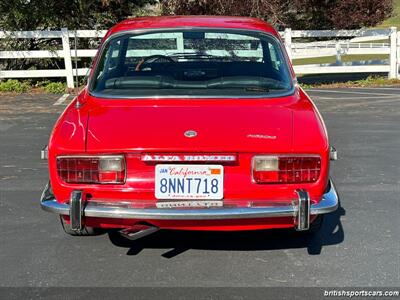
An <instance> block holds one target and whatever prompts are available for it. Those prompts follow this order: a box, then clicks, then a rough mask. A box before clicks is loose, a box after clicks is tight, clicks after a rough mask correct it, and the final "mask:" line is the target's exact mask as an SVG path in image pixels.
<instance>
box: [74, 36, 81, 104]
mask: <svg viewBox="0 0 400 300" xmlns="http://www.w3.org/2000/svg"><path fill="white" fill-rule="evenodd" d="M77 35H78V34H77V31H76V29H75V31H74V47H75V95H76V97H78V94H79V79H78V50H77V47H78V46H77V44H78V37H77ZM75 107H76V108H79V107H81V104H80V103H79V100H78V98H77V100H76V105H75Z"/></svg>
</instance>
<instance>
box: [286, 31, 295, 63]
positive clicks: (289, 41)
mask: <svg viewBox="0 0 400 300" xmlns="http://www.w3.org/2000/svg"><path fill="white" fill-rule="evenodd" d="M284 40H285V48H286V52H287V54H288V56H289V59H290V61H292V57H293V55H292V29H291V28H285V34H284Z"/></svg>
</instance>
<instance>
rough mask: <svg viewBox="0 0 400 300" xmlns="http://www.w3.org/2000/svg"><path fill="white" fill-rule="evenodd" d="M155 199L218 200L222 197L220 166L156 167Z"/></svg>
mask: <svg viewBox="0 0 400 300" xmlns="http://www.w3.org/2000/svg"><path fill="white" fill-rule="evenodd" d="M155 171H156V172H155V174H156V175H155V197H156V198H157V199H182V200H203V199H204V200H212V199H215V200H219V199H222V198H223V197H224V168H223V166H221V165H164V164H160V165H156V170H155Z"/></svg>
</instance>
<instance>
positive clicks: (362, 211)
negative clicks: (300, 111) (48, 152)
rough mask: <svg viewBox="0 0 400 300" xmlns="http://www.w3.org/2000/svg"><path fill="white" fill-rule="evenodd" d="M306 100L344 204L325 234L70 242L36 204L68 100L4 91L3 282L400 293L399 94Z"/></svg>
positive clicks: (322, 95) (0, 108) (339, 93)
mask: <svg viewBox="0 0 400 300" xmlns="http://www.w3.org/2000/svg"><path fill="white" fill-rule="evenodd" d="M309 93H310V95H311V96H312V97H313V99H314V100H315V102H316V104H317V106H318V107H319V109H320V111H321V113H322V115H323V117H324V118H325V121H326V125H327V127H328V130H329V133H330V139H331V143H332V144H333V145H335V146H336V148H337V149H338V151H339V160H338V161H337V162H335V163H334V164H333V167H332V170H331V175H332V177H333V179H334V181H335V183H336V185H337V188H338V191H339V193H340V196H341V204H342V207H341V208H340V209H339V210H338V211H337V212H335V213H333V214H331V215H329V216H328V217H327V222H326V223H325V225H324V227H323V229H322V231H321V233H320V234H319V235H318V236H316V237H314V238H312V239H310V240H307V239H305V238H302V237H298V236H296V235H295V234H292V233H288V232H286V231H274V232H268V231H258V232H239V233H232V232H231V233H204V232H203V233H202V232H174V231H170V232H162V231H161V232H158V233H156V234H154V235H152V236H148V237H146V238H144V239H142V240H138V241H136V242H130V243H126V244H122V245H120V244H118V245H117V244H116V241H115V240H114V239H112V238H111V239H110V237H109V236H108V235H102V236H96V237H83V238H81V237H71V236H68V235H66V234H64V233H63V231H62V229H61V226H60V224H59V222H58V219H57V217H56V216H55V215H53V214H49V213H46V212H44V211H42V210H41V209H40V207H39V197H40V193H41V190H42V188H43V186H44V185H45V183H46V181H47V169H46V162H44V161H41V160H40V157H39V156H40V149H41V147H42V146H43V145H45V144H46V143H47V140H48V136H49V133H50V130H51V128H52V126H53V124H54V122H55V120H56V119H57V116H58V114H59V113H60V112H61V111H62V110H63V108H64V107H65V104H66V103H68V102H69V101H70V100H71V98H68V99H67V100H66V101H65V102H62V101H61V102H62V103H61V105H53V103H55V102H56V101H57V99H59V97H60V95H54V96H53V95H50V96H49V95H46V96H44V95H23V96H17V97H15V96H4V95H1V96H0V155H1V156H0V159H1V161H0V193H1V194H0V197H1V199H0V238H1V242H0V270H1V271H0V286H33V287H39V286H40V287H47V286H207V287H217V286H235V287H241V286H246V287H247V286H322V287H323V286H335V287H351V286H379V287H381V286H398V284H399V282H400V275H399V273H400V257H399V254H400V204H399V203H400V202H399V201H400V199H399V193H400V188H399V178H400V176H399V175H400V169H399V167H400V156H399V149H400V88H397V89H396V88H393V89H389V88H388V89H384V88H381V89H340V90H310V91H309ZM59 102H60V101H59Z"/></svg>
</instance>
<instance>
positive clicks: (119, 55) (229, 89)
mask: <svg viewBox="0 0 400 300" xmlns="http://www.w3.org/2000/svg"><path fill="white" fill-rule="evenodd" d="M292 90H293V85H292V80H291V76H290V74H289V71H288V67H287V63H286V61H285V59H284V56H283V53H282V49H281V46H280V44H279V42H278V41H277V40H276V39H275V38H273V37H272V36H269V35H268V34H262V33H256V32H246V31H234V30H227V31H222V30H203V29H201V30H200V29H196V30H171V31H163V32H156V33H155V32H151V33H143V34H139V35H134V34H129V33H126V34H123V35H118V36H116V37H114V38H111V39H110V40H109V41H108V42H107V44H106V45H105V46H104V48H103V51H102V53H101V57H100V60H99V63H98V64H97V68H96V70H95V72H94V78H93V82H92V85H91V92H92V93H94V94H95V95H98V96H101V97H112V98H119V97H122V98H135V97H171V96H178V97H179V96H182V97H186V96H194V97H252V96H258V97H270V96H277V95H282V94H288V93H290V92H292Z"/></svg>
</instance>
